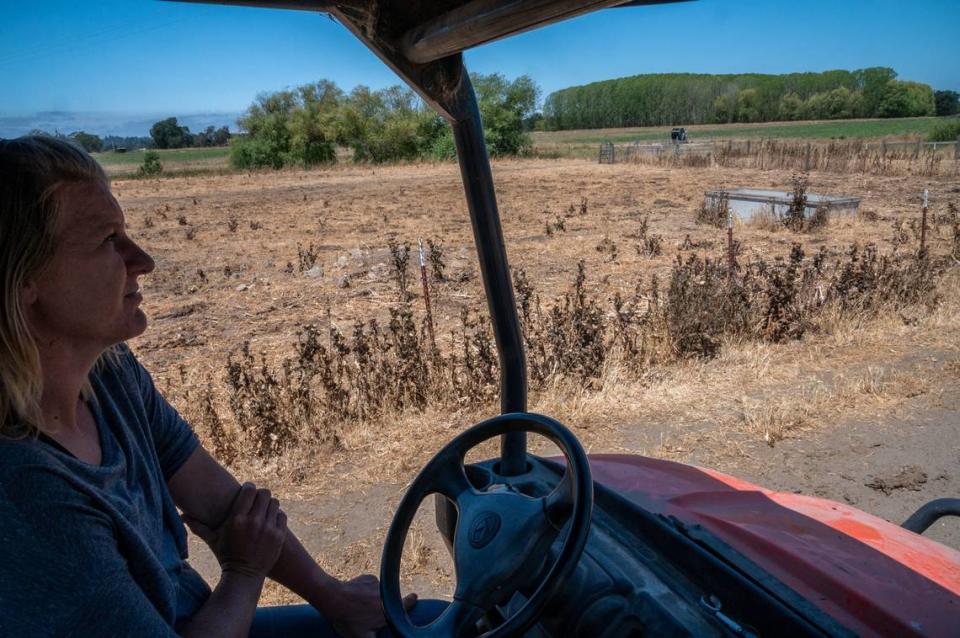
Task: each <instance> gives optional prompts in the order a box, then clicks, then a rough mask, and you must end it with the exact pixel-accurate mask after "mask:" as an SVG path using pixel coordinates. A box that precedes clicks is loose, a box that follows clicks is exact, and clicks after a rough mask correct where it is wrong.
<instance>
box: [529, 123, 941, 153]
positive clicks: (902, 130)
mask: <svg viewBox="0 0 960 638" xmlns="http://www.w3.org/2000/svg"><path fill="white" fill-rule="evenodd" d="M949 119H950V118H946V117H911V118H895V119H885V120H831V121H817V122H777V123H774V124H716V125H701V126H688V127H686V129H687V135H688V136H689V137H690V139H691V140H692V141H696V140H698V139H706V138H712V139H717V138H759V137H764V138H777V139H779V138H782V139H789V138H793V139H796V138H801V139H803V138H806V139H869V138H880V137H902V136H921V137H924V138H926V137H927V136H928V135H929V134H930V132H931V131H933V130H934V129H935V128H937V127H938V126H941V125H942V124H943V123H944V122H945V121H946V120H949ZM670 128H671V127H668V126H667V127H642V128H633V129H609V132H604V130H602V129H601V130H590V131H583V132H582V134H578V132H577V131H543V132H537V133H534V144H536V145H540V146H544V145H548V146H549V145H564V146H565V145H568V144H600V143H602V142H634V141H641V142H643V141H667V140H669V132H670Z"/></svg>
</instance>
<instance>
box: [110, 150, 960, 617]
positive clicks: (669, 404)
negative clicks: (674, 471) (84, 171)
mask: <svg viewBox="0 0 960 638" xmlns="http://www.w3.org/2000/svg"><path fill="white" fill-rule="evenodd" d="M494 175H495V179H496V181H497V185H498V193H499V203H500V209H501V215H502V220H503V227H504V234H505V236H506V239H507V247H508V253H509V257H510V263H511V266H512V267H513V268H514V269H522V270H523V271H524V272H525V274H526V277H527V280H528V281H529V282H530V283H531V284H532V286H533V288H534V289H535V291H536V294H537V295H538V296H539V298H540V300H541V303H542V305H543V307H544V308H545V309H546V308H549V307H551V306H552V305H553V303H554V301H553V300H554V299H555V298H556V297H557V296H559V295H561V294H563V293H565V292H567V291H569V289H570V287H571V286H572V285H573V283H574V280H575V278H576V276H577V271H578V260H584V262H585V274H586V279H585V283H584V290H585V292H586V293H587V294H589V295H591V296H595V297H596V299H597V300H598V303H599V307H600V308H601V309H602V312H603V314H604V316H605V317H606V318H608V319H609V318H610V317H612V316H613V314H614V312H613V306H612V303H611V299H612V298H613V297H614V296H615V295H617V294H619V295H620V296H621V297H623V298H627V297H630V296H631V295H634V294H635V292H636V290H637V287H638V284H643V285H647V282H649V280H650V277H651V275H657V276H658V277H659V278H660V281H668V280H669V278H670V272H671V269H672V267H673V265H674V262H675V261H676V259H677V256H678V254H680V255H682V256H684V258H685V259H686V258H688V257H689V256H690V255H694V254H698V255H708V256H711V257H715V258H717V259H722V258H723V257H722V256H723V251H724V248H725V241H726V232H725V230H721V229H718V228H714V227H711V226H707V225H702V224H697V223H696V222H695V219H696V216H697V209H698V208H699V206H700V204H701V202H702V198H703V192H704V191H705V190H708V189H713V188H735V187H740V186H744V187H746V186H750V187H759V188H767V187H770V188H778V189H788V188H789V185H790V179H791V175H790V173H788V172H784V171H769V170H768V171H759V170H753V169H734V168H661V167H652V166H638V165H625V164H617V165H602V166H601V165H597V164H594V163H592V162H589V161H580V160H555V161H549V160H523V161H520V160H518V161H502V162H497V163H495V164H494ZM113 186H114V192H115V194H116V195H117V197H118V199H119V201H120V203H121V204H122V206H123V207H124V209H125V211H126V214H127V223H128V225H129V229H130V233H131V234H132V235H133V236H134V237H136V238H137V239H139V240H140V241H141V242H142V243H143V245H144V246H145V247H146V248H147V250H149V251H150V252H151V253H152V254H153V256H154V257H155V259H156V261H157V270H156V271H155V273H154V274H152V275H150V276H148V277H147V278H145V281H144V285H143V288H144V297H145V301H144V308H145V310H146V311H147V313H148V315H149V316H150V317H151V319H152V322H151V327H150V328H149V329H148V331H147V333H146V334H145V335H143V336H142V337H140V338H138V339H136V340H135V341H134V342H133V343H132V344H131V345H132V346H133V348H134V349H135V350H136V352H137V353H138V355H139V356H140V358H141V360H142V361H143V362H144V363H145V365H146V366H147V367H148V368H149V369H150V370H151V371H152V372H153V374H154V377H155V379H156V381H157V385H158V387H159V388H160V389H161V390H162V391H163V392H165V393H166V394H167V396H168V397H169V398H170V399H171V401H172V402H173V403H174V404H175V405H176V406H177V407H178V408H180V409H181V411H183V412H184V413H185V414H186V415H188V416H189V417H191V418H192V419H193V420H194V421H195V423H196V424H197V429H198V431H199V434H200V436H201V438H203V439H204V440H205V441H206V442H207V444H208V445H210V446H214V444H215V443H216V441H214V440H213V439H214V438H215V437H216V436H217V433H215V432H211V431H208V430H207V429H206V428H207V424H208V423H210V418H209V417H210V410H211V409H212V410H213V411H214V412H215V414H216V418H217V419H218V420H219V421H220V422H221V424H222V429H221V433H220V434H219V436H221V437H223V436H228V437H231V436H232V437H236V438H237V441H235V442H234V446H233V448H232V449H233V453H235V454H236V455H237V456H236V458H234V459H231V461H232V466H233V468H234V470H235V471H236V472H237V473H238V474H241V475H243V476H244V477H249V478H252V479H254V480H256V481H258V482H259V483H261V484H264V485H267V486H269V487H270V488H272V489H273V490H274V491H275V492H276V493H278V494H279V495H280V496H281V498H282V499H283V502H284V503H285V506H286V509H287V510H288V512H289V514H290V520H291V524H292V526H293V527H294V529H295V530H297V531H298V533H300V534H301V536H302V537H303V538H304V540H305V543H306V545H307V546H308V548H309V549H310V550H311V551H313V552H314V553H315V554H316V555H317V557H318V559H319V560H320V562H321V563H322V564H323V565H325V566H326V567H327V568H328V569H329V570H330V571H332V572H333V573H336V574H339V575H344V576H346V575H354V574H356V573H360V572H363V571H373V572H376V571H377V570H378V560H379V551H380V544H381V542H382V539H383V535H384V533H385V530H386V527H387V525H388V524H389V516H390V514H391V512H392V507H393V506H394V505H395V503H396V502H397V500H398V498H399V495H400V494H401V492H402V489H403V486H404V485H405V484H406V483H407V482H408V481H409V480H410V479H411V478H412V477H413V475H414V474H415V472H416V471H417V469H418V468H419V467H420V466H421V465H422V464H423V462H424V461H425V460H426V459H428V458H429V456H430V455H431V454H432V453H433V452H434V451H436V450H437V449H439V447H440V446H441V445H442V444H443V443H444V442H445V441H447V440H448V439H449V438H450V437H451V436H452V435H453V434H454V433H455V432H458V431H460V430H461V429H462V428H464V427H466V426H467V425H469V424H470V423H472V422H474V421H476V420H478V419H480V418H483V417H485V416H490V415H492V414H494V413H495V412H496V409H497V404H496V402H495V401H493V400H487V401H481V402H480V403H479V404H476V403H469V404H464V405H461V406H459V407H458V406H457V405H452V406H451V405H444V406H436V405H427V406H426V407H424V408H422V409H419V410H415V411H414V410H405V411H398V410H387V411H386V412H384V413H382V414H379V415H377V416H375V417H371V418H367V419H362V420H355V421H351V422H345V423H338V424H335V425H333V426H330V425H329V424H328V425H327V427H332V428H333V429H334V430H335V435H334V436H332V439H331V438H330V437H327V438H316V439H301V441H308V442H301V443H300V444H298V445H296V446H295V447H294V448H293V449H289V450H286V451H285V452H284V453H283V454H281V455H276V454H273V455H260V456H256V455H254V454H253V452H252V450H253V448H252V447H251V445H249V444H247V443H245V442H244V441H243V440H242V437H241V435H240V432H239V430H237V426H236V424H235V423H234V422H233V419H232V416H231V408H230V385H229V383H228V380H227V371H226V369H227V364H228V356H229V355H231V353H232V354H233V357H234V360H235V361H236V360H238V357H239V356H240V355H239V351H240V348H241V345H242V344H243V343H244V342H246V341H249V342H250V346H249V347H250V351H251V353H252V355H253V357H254V361H257V362H259V361H260V357H261V355H262V356H263V357H265V361H266V362H267V365H269V366H272V367H273V366H275V367H276V369H279V366H280V365H281V364H280V361H281V360H282V359H284V358H290V357H294V358H295V347H296V345H297V343H298V339H299V340H300V342H301V343H302V340H303V337H299V338H298V332H300V331H301V330H302V328H303V326H305V325H308V324H313V325H315V326H317V327H318V333H319V334H320V335H321V342H322V343H323V345H325V346H328V347H329V346H334V345H335V344H332V343H328V342H327V337H326V335H327V333H328V330H329V329H330V328H336V329H338V330H339V331H340V332H342V333H343V334H344V335H350V334H351V333H352V332H353V330H354V324H355V322H356V321H357V320H361V321H367V320H369V319H371V318H376V319H377V320H378V321H379V323H380V325H381V326H386V325H388V324H389V323H390V319H391V314H390V310H391V309H393V310H394V311H397V310H398V309H400V308H401V306H403V304H402V303H401V302H400V297H399V294H398V287H397V283H396V281H395V277H394V272H395V271H394V259H393V257H392V255H391V252H390V250H389V249H388V242H389V241H395V242H397V243H399V244H400V245H402V244H403V243H409V244H412V245H413V247H414V250H413V251H412V252H411V254H410V269H409V277H410V284H409V291H410V296H409V307H411V308H412V309H413V312H414V318H415V321H416V322H418V325H419V322H420V321H422V318H423V305H422V297H421V295H420V290H421V289H420V282H419V273H417V272H416V270H415V268H414V264H415V262H416V255H415V251H416V248H415V246H416V241H417V238H418V237H422V238H423V239H424V241H425V242H426V240H428V239H430V240H432V241H433V242H435V243H437V244H440V243H441V242H442V247H443V248H442V251H443V262H444V263H445V281H442V282H437V281H431V297H432V300H433V312H434V317H435V319H436V323H437V326H436V334H437V343H438V347H439V350H440V351H443V352H450V351H456V350H457V349H458V348H459V349H462V348H463V345H462V341H461V340H460V334H461V330H462V319H461V315H462V312H463V311H464V310H468V311H470V312H471V313H472V316H473V317H474V318H476V317H477V316H479V317H481V318H482V317H483V313H484V312H485V302H484V299H483V294H482V287H481V282H480V280H479V278H478V271H477V266H476V264H475V263H474V262H475V259H474V257H475V251H474V248H473V243H472V235H471V229H470V222H469V218H468V215H467V211H466V205H465V202H464V197H463V193H462V188H461V183H460V178H459V172H458V169H457V168H456V166H454V165H447V164H440V165H435V164H422V165H409V166H396V167H372V168H371V167H358V166H344V167H337V168H333V169H323V170H312V171H281V172H264V173H253V174H227V175H217V176H206V177H180V178H162V179H156V180H130V181H123V180H117V181H114V185H113ZM924 187H927V188H929V189H930V193H931V218H938V219H941V220H942V219H943V218H944V217H945V216H946V215H947V211H948V204H949V203H951V202H953V203H956V204H960V181H958V180H957V179H956V178H948V177H936V178H930V177H916V176H871V175H833V174H828V173H818V172H814V173H812V174H811V175H810V187H809V188H810V191H811V192H818V193H820V192H822V193H829V194H847V195H855V196H859V197H862V198H863V203H862V205H861V210H862V211H864V214H863V215H861V217H859V218H856V219H850V218H847V219H832V220H831V221H830V223H829V225H828V226H827V227H826V228H825V229H820V230H816V231H813V232H808V233H800V234H797V233H793V232H790V231H787V230H784V229H778V228H771V227H769V225H764V224H753V225H751V224H746V225H738V226H737V228H736V229H735V237H736V239H737V240H738V241H739V242H740V246H741V248H740V254H739V256H738V260H739V261H741V262H742V263H746V262H749V261H751V260H757V259H764V260H766V261H768V262H771V263H772V262H773V261H774V260H775V259H776V258H777V257H781V258H785V257H786V256H787V255H789V253H790V251H791V247H792V244H793V243H794V242H799V243H801V244H802V245H803V248H804V250H805V252H806V254H807V255H813V254H815V253H816V252H817V251H818V250H820V248H821V247H824V248H826V249H827V251H836V252H837V254H840V255H842V254H843V253H844V252H845V251H846V250H847V248H848V247H849V245H850V244H851V243H853V242H859V243H860V244H861V245H863V244H864V243H869V242H872V243H875V244H876V245H877V246H878V249H879V250H880V251H881V252H882V253H891V252H893V251H894V250H896V251H899V252H900V253H901V254H904V253H908V252H910V251H916V247H917V245H916V237H915V234H914V233H913V232H912V231H911V230H910V221H911V220H918V219H919V216H920V206H919V197H920V193H921V191H922V189H923V188H924ZM937 216H939V217H937ZM645 219H646V220H647V221H646V226H647V228H646V230H645V232H644V231H643V230H642V228H641V227H642V226H643V224H644V220H645ZM898 222H899V223H900V226H899V230H898V231H896V230H895V228H894V225H895V224H897V223H898ZM548 228H549V232H548ZM950 232H951V231H950V228H949V227H948V225H943V224H941V225H935V224H931V228H930V230H929V235H928V236H929V242H930V246H931V252H932V254H933V255H934V256H935V257H936V258H938V259H942V260H943V263H952V262H950V260H949V258H945V257H944V256H945V255H947V253H948V252H949V251H950V250H951V249H952V247H951V241H952V236H951V235H950ZM656 235H659V236H660V242H661V248H662V252H661V254H659V255H653V256H649V255H648V254H645V251H644V249H643V248H644V245H645V239H644V238H650V237H653V236H656ZM894 238H895V239H894ZM892 240H893V241H892ZM311 267H314V268H313V270H311ZM316 267H319V268H316ZM936 297H937V300H936V301H935V302H931V303H925V304H921V305H907V306H904V307H900V308H898V309H896V310H895V311H890V312H879V313H874V314H871V315H870V316H853V317H847V316H838V317H835V318H832V319H831V318H830V317H824V318H820V319H819V320H818V330H815V331H810V332H809V333H808V334H806V335H805V336H804V337H803V338H802V339H799V340H784V341H782V342H778V343H772V342H757V341H753V340H746V339H726V340H725V341H724V342H723V343H722V345H721V347H720V350H719V353H718V354H717V355H716V356H715V357H713V358H710V359H699V358H690V359H681V360H680V361H677V362H673V363H669V364H663V365H651V366H646V367H644V368H643V369H642V370H639V371H638V370H636V369H635V368H631V367H630V366H626V365H620V364H618V362H617V359H616V358H610V359H608V360H607V361H606V362H605V363H604V365H603V368H602V370H601V371H600V374H599V377H598V378H596V379H592V380H588V381H584V380H583V379H582V378H578V377H563V376H560V377H557V376H554V377H550V378H548V379H547V381H545V382H544V383H541V384H538V385H537V387H536V388H535V391H533V392H532V393H531V401H530V408H531V409H532V410H534V411H538V412H543V413H546V414H550V415H552V416H555V417H557V418H559V419H560V420H561V421H563V422H565V423H567V424H568V425H569V426H570V427H571V428H572V429H573V430H574V431H575V432H576V433H577V434H578V436H580V437H581V440H582V441H583V442H584V445H585V447H586V448H587V449H588V451H592V452H600V451H612V452H632V453H640V454H647V455H652V456H659V457H666V458H672V459H677V460H681V461H684V462H692V463H697V464H701V465H707V466H711V467H715V468H717V469H719V470H721V471H726V472H729V473H731V474H736V475H738V476H741V477H743V478H746V479H748V480H753V481H755V482H758V483H760V484H763V485H766V486H768V487H772V488H776V489H780V490H785V491H802V492H805V493H811V494H817V495H821V496H825V497H828V498H832V499H836V500H846V501H848V502H851V503H853V504H855V505H857V506H858V507H861V508H863V509H865V510H867V511H870V512H872V513H876V514H878V515H880V516H884V517H886V518H889V519H890V520H894V521H895V522H898V523H899V522H901V520H902V519H903V518H905V517H906V515H907V514H908V513H910V512H911V511H913V510H914V509H915V508H916V507H917V506H919V505H920V504H922V503H923V502H926V501H927V500H929V499H931V498H936V497H942V496H956V495H958V494H960V472H958V470H957V467H958V463H960V430H958V425H960V424H958V413H960V412H958V411H960V389H958V380H960V347H958V344H960V312H958V310H960V277H958V273H957V269H956V268H955V264H954V265H952V266H949V267H947V270H946V272H945V274H943V276H942V277H941V278H940V279H939V280H938V288H937V294H936ZM198 397H210V398H211V401H212V402H211V403H210V404H209V406H205V405H202V404H204V401H201V400H199V398H198ZM303 427H304V428H309V427H310V426H309V424H304V426H303ZM295 434H296V433H295ZM311 440H313V441H315V442H314V443H309V441H311ZM218 445H220V446H223V441H220V443H219V444H218ZM228 447H229V446H228ZM536 449H537V450H540V451H543V450H544V448H543V446H537V447H536ZM429 530H430V526H429V525H428V524H424V525H422V527H421V528H419V529H417V530H416V531H415V533H414V534H413V535H412V537H411V539H410V541H408V552H407V553H408V555H409V556H408V558H410V560H409V561H408V568H409V569H408V572H407V579H406V580H405V582H406V583H407V584H408V585H409V586H410V587H414V588H416V589H419V590H420V591H422V592H426V593H432V594H434V595H438V594H441V593H443V592H444V591H449V577H450V572H449V565H448V564H446V563H445V562H444V560H443V559H444V557H443V556H442V555H441V554H442V553H443V552H442V550H441V549H440V545H439V544H438V542H437V541H436V539H435V538H432V537H431V536H430V531H429ZM932 535H933V536H934V537H935V538H938V539H940V540H942V541H944V542H947V543H950V544H952V545H953V546H958V545H960V526H958V525H957V524H956V522H955V521H952V520H949V519H947V520H946V521H945V522H944V523H941V524H939V525H938V526H937V528H936V529H934V530H932ZM192 548H193V550H194V552H195V555H196V562H197V563H198V564H199V566H200V568H201V571H203V572H204V574H205V575H206V576H208V578H211V579H214V578H216V568H215V564H214V563H212V561H211V559H210V557H209V555H206V554H204V553H203V550H201V549H200V548H199V546H198V545H197V544H196V543H192ZM291 600H292V598H291V597H290V596H289V595H287V594H284V593H281V592H280V591H278V590H277V589H275V588H274V589H269V590H268V592H267V596H266V601H267V602H281V601H284V602H285V601H291Z"/></svg>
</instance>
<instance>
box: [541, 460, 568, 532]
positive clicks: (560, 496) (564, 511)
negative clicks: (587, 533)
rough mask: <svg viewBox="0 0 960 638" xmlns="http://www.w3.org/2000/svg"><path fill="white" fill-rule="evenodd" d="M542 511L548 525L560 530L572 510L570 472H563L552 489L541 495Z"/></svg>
mask: <svg viewBox="0 0 960 638" xmlns="http://www.w3.org/2000/svg"><path fill="white" fill-rule="evenodd" d="M540 500H541V502H542V503H543V513H544V516H546V518H547V521H549V523H550V525H551V526H552V527H553V528H554V529H556V530H558V531H559V530H560V529H561V528H562V527H563V526H564V525H565V524H566V522H567V521H568V520H570V514H571V513H572V512H573V485H572V484H571V482H570V473H569V472H564V473H563V478H562V479H561V480H560V483H558V484H557V486H556V487H555V488H553V491H551V492H550V493H549V494H547V495H546V496H544V497H542V498H541V499H540Z"/></svg>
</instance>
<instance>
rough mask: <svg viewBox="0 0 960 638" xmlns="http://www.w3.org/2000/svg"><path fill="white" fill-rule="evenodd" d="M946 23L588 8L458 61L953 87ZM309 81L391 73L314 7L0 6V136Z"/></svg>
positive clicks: (844, 11) (773, 5) (954, 64)
mask: <svg viewBox="0 0 960 638" xmlns="http://www.w3.org/2000/svg"><path fill="white" fill-rule="evenodd" d="M957 25H960V1H958V0H914V1H907V0H847V1H841V0H831V1H828V0H804V1H803V2H795V1H788V0H699V1H697V2H691V3H682V4H675V5H665V6H654V7H639V8H630V9H615V10H605V11H600V12H597V13H594V14H591V15H588V16H585V17H581V18H577V19H575V20H572V21H569V22H565V23H561V24H558V25H553V26H551V27H547V28H545V29H541V30H538V31H534V32H530V33H527V34H524V35H521V36H518V37H515V38H512V39H508V40H504V41H501V42H497V43H492V44H489V45H486V46H483V47H480V48H478V49H475V50H472V51H470V52H468V53H467V55H466V60H467V66H468V68H469V69H470V70H471V71H478V72H482V73H492V72H500V73H503V74H505V75H507V76H508V77H511V78H512V77H516V76H517V75H521V74H528V75H530V76H531V77H533V78H534V80H536V82H537V83H538V84H539V85H540V86H541V87H542V89H543V92H544V95H546V94H548V93H550V92H551V91H553V90H556V89H559V88H563V87H565V86H570V85H574V84H582V83H586V82H591V81H596V80H602V79H608V78H614V77H621V76H625V75H633V74H637V73H655V72H703V73H739V72H760V73H784V72H791V71H807V70H812V71H822V70H826V69H837V68H846V69H853V68H861V67H865V66H891V67H893V68H894V69H896V70H897V72H898V73H899V74H900V77H901V78H903V79H910V80H919V81H922V82H926V83H929V84H931V85H932V86H933V87H934V88H937V89H954V90H960V37H958V36H957ZM320 78H329V79H332V80H334V81H335V82H336V83H337V84H339V85H340V86H341V88H344V89H346V90H349V89H351V88H353V87H354V86H356V85H357V84H366V85H368V86H371V87H374V88H381V87H384V86H388V85H390V84H395V83H397V82H398V79H397V78H396V76H394V75H393V74H392V73H391V72H390V71H389V70H388V69H387V68H386V67H385V66H383V64H381V63H380V62H379V61H378V60H377V59H376V58H375V57H374V56H373V55H372V54H371V53H370V52H368V51H367V49H366V48H364V47H363V46H362V45H361V44H360V43H359V42H358V41H357V40H355V39H354V38H353V37H352V36H351V35H349V34H348V33H347V32H346V30H345V29H344V28H343V27H341V26H340V25H339V24H337V23H335V22H333V21H331V20H330V19H328V18H327V17H326V16H323V15H321V14H315V13H306V12H299V11H282V10H266V9H252V8H245V7H224V6H205V5H204V6H201V5H189V4H177V3H166V2H157V1H155V0H95V1H94V0H87V1H79V2H78V1H77V0H29V1H24V0H0V135H3V134H7V135H9V134H10V132H11V130H12V129H11V127H12V126H14V124H11V123H15V125H16V126H24V125H25V124H24V123H25V122H27V121H30V120H31V118H33V119H36V115H35V114H37V113H41V112H51V111H67V112H70V114H69V117H73V118H74V120H69V118H68V116H67V115H64V114H60V115H58V114H52V115H51V114H49V113H48V114H47V115H45V116H42V117H41V120H42V118H43V117H45V118H47V120H50V118H51V117H52V118H53V119H54V120H56V118H57V117H61V118H67V119H65V120H64V122H67V121H77V120H76V119H75V118H76V117H77V116H78V114H79V115H80V118H81V121H89V122H95V123H97V126H100V127H101V129H102V127H104V126H106V125H107V123H110V122H114V123H116V122H125V123H127V124H129V125H130V126H133V127H136V126H139V124H138V123H137V122H139V120H141V119H142V118H143V117H145V116H153V115H167V114H169V115H179V116H189V115H191V114H193V115H196V114H209V115H208V118H210V119H212V120H214V121H222V120H228V121H229V120H230V119H232V118H233V117H235V114H236V113H238V112H241V111H243V110H244V108H246V106H248V105H249V104H250V102H251V101H252V99H253V98H254V96H255V95H256V94H257V93H258V92H262V91H271V90H277V89H282V88H285V87H289V86H296V85H299V84H303V83H306V82H310V81H314V80H317V79H320ZM84 118H85V119H84ZM201 119H202V118H201ZM196 123H197V124H199V123H200V121H199V120H196ZM62 128H65V129H69V126H65V127H62ZM5 130H6V131H7V132H6V133H4V131H5ZM144 132H145V131H144Z"/></svg>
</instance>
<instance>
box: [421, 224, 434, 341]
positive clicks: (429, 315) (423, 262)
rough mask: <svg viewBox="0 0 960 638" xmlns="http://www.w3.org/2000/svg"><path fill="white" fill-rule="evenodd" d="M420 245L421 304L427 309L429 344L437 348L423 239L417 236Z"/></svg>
mask: <svg viewBox="0 0 960 638" xmlns="http://www.w3.org/2000/svg"><path fill="white" fill-rule="evenodd" d="M417 244H418V246H419V247H420V284H421V285H422V286H423V305H424V306H425V307H426V310H427V330H428V331H429V332H430V346H431V347H432V348H433V350H434V352H436V350H437V337H436V335H435V334H434V332H433V310H432V309H431V307H430V286H429V285H428V284H427V260H426V259H424V255H423V239H421V238H417Z"/></svg>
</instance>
